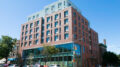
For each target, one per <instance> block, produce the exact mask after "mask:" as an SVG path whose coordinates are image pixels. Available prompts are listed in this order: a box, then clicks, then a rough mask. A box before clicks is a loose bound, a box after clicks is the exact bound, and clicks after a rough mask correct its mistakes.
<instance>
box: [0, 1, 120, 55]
mask: <svg viewBox="0 0 120 67" xmlns="http://www.w3.org/2000/svg"><path fill="white" fill-rule="evenodd" d="M55 1H57V0H0V36H1V35H9V36H11V37H14V38H18V39H19V38H20V29H21V24H23V23H25V22H26V21H27V18H26V17H27V16H29V15H30V14H32V13H35V12H38V11H40V10H41V9H43V7H44V6H46V5H48V4H51V3H52V2H55ZM71 1H72V2H73V3H74V4H75V5H76V6H77V7H78V8H79V9H80V11H81V13H82V14H83V15H84V16H85V17H86V18H87V19H88V20H89V22H90V26H91V27H92V28H93V29H94V30H96V31H97V32H98V33H99V42H103V39H104V38H105V39H106V40H107V45H108V50H109V51H113V52H115V53H117V54H120V43H119V42H120V0H71Z"/></svg>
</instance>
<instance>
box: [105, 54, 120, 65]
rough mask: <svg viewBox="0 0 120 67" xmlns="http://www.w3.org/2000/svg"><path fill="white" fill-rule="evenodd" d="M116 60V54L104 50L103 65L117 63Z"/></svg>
mask: <svg viewBox="0 0 120 67" xmlns="http://www.w3.org/2000/svg"><path fill="white" fill-rule="evenodd" d="M118 61H119V59H118V57H117V55H116V54H114V53H113V52H105V53H104V55H103V65H107V64H109V65H117V64H118Z"/></svg>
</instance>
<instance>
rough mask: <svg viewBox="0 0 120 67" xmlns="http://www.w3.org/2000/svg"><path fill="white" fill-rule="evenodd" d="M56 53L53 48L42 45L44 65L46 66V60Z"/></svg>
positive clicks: (56, 50)
mask: <svg viewBox="0 0 120 67" xmlns="http://www.w3.org/2000/svg"><path fill="white" fill-rule="evenodd" d="M58 52H59V50H58V49H57V48H56V47H55V46H46V45H43V50H42V55H43V56H44V61H45V65H46V62H47V61H48V59H50V58H51V56H52V55H54V54H56V53H58Z"/></svg>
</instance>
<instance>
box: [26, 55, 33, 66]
mask: <svg viewBox="0 0 120 67" xmlns="http://www.w3.org/2000/svg"><path fill="white" fill-rule="evenodd" d="M33 56H34V55H33V53H30V54H29V56H28V61H27V64H28V65H32V64H33Z"/></svg>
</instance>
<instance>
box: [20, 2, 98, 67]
mask: <svg viewBox="0 0 120 67" xmlns="http://www.w3.org/2000/svg"><path fill="white" fill-rule="evenodd" d="M94 35H95V36H94ZM90 40H91V43H90ZM94 40H95V41H94ZM42 44H48V46H51V45H55V47H56V48H58V49H59V50H60V52H59V53H58V54H56V55H53V56H52V58H51V60H49V61H48V62H47V65H50V64H59V65H60V66H61V67H91V65H90V64H91V63H90V62H91V61H90V60H89V59H90V58H91V56H92V57H95V59H97V58H98V56H97V55H95V53H97V52H98V49H97V48H98V34H97V33H96V32H95V31H94V30H92V29H91V28H90V26H89V22H88V20H87V19H86V18H85V17H83V16H82V15H81V13H80V11H79V9H77V8H76V7H75V6H74V5H73V4H72V2H71V1H69V0H59V1H57V2H55V3H53V4H50V5H48V6H46V7H45V8H44V10H42V11H40V12H37V13H35V14H33V15H31V16H29V17H28V22H26V23H25V24H22V28H21V37H20V53H21V55H22V57H23V60H24V64H27V61H28V60H29V58H28V56H29V55H30V54H31V53H33V55H34V56H33V59H34V63H33V64H35V63H40V64H41V65H44V60H43V58H44V56H43V55H41V50H42ZM97 61H98V60H97ZM95 64H96V65H97V64H98V63H95Z"/></svg>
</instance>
